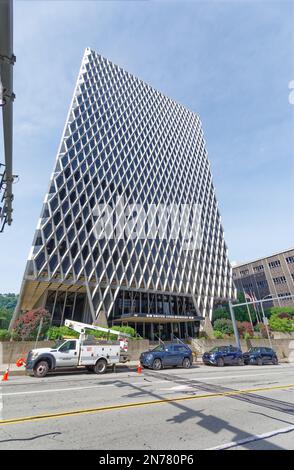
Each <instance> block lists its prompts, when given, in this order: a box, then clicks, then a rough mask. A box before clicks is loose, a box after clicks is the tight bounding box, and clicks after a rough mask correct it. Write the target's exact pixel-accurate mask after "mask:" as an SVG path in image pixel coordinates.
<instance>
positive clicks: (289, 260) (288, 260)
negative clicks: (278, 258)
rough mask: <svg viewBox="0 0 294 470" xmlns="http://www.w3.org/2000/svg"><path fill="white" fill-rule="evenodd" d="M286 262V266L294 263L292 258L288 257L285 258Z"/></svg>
mask: <svg viewBox="0 0 294 470" xmlns="http://www.w3.org/2000/svg"><path fill="white" fill-rule="evenodd" d="M286 261H287V263H288V264H293V263H294V256H288V257H287V258H286Z"/></svg>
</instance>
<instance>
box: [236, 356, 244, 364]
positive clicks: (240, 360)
mask: <svg viewBox="0 0 294 470" xmlns="http://www.w3.org/2000/svg"><path fill="white" fill-rule="evenodd" d="M237 364H238V366H244V364H245V362H244V359H242V357H239V358H238V362H237Z"/></svg>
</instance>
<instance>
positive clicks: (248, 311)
mask: <svg viewBox="0 0 294 470" xmlns="http://www.w3.org/2000/svg"><path fill="white" fill-rule="evenodd" d="M243 294H244V297H245V302H246V307H247V313H248V316H249V320H250V323H251V326H252V330H253V322H252V318H251V313H250V309H249V305H248V304H247V298H246V293H245V291H244V289H243Z"/></svg>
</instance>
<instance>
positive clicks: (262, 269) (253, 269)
mask: <svg viewBox="0 0 294 470" xmlns="http://www.w3.org/2000/svg"><path fill="white" fill-rule="evenodd" d="M233 279H234V283H235V285H236V288H237V289H238V290H239V291H241V292H246V293H247V294H249V295H251V294H254V296H255V297H256V298H257V299H264V298H265V299H267V302H265V304H264V306H265V307H271V306H275V307H293V306H294V298H291V297H290V296H291V295H294V249H291V250H285V251H281V252H279V253H274V254H272V255H270V256H267V257H265V258H259V259H256V260H253V261H249V262H247V263H242V264H238V265H237V266H234V268H233ZM272 297H274V298H276V300H273V301H272V302H269V301H268V299H271V298H272ZM287 297H289V298H287Z"/></svg>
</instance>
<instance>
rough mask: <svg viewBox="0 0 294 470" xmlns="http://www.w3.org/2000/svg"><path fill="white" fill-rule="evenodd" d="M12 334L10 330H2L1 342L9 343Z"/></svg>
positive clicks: (0, 334)
mask: <svg viewBox="0 0 294 470" xmlns="http://www.w3.org/2000/svg"><path fill="white" fill-rule="evenodd" d="M10 338H11V334H10V332H9V331H8V330H0V341H9V340H10Z"/></svg>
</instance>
